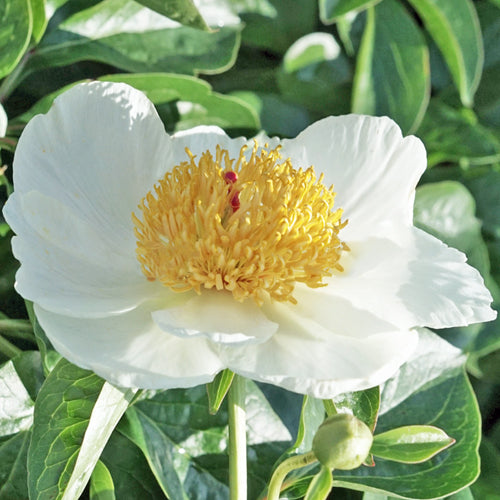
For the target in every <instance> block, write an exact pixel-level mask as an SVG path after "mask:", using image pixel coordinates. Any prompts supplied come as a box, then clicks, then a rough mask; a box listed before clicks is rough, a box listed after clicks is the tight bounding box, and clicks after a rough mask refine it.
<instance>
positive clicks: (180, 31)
mask: <svg viewBox="0 0 500 500" xmlns="http://www.w3.org/2000/svg"><path fill="white" fill-rule="evenodd" d="M239 42H240V27H239V26H225V27H222V28H220V29H218V30H217V31H214V32H206V31H201V30H198V29H194V28H189V27H185V26H182V25H179V24H178V23H175V22H174V21H171V20H170V19H168V18H166V17H164V16H161V15H160V14H157V13H156V12H153V11H151V10H149V9H147V8H145V7H142V6H141V5H139V4H137V3H135V2H133V1H132V0H103V1H101V2H99V3H98V4H97V5H94V6H92V7H89V8H87V9H85V10H82V11H79V12H77V13H76V14H74V15H73V16H71V17H69V18H68V19H66V20H64V21H63V22H62V23H61V24H60V25H59V26H58V27H57V29H54V30H52V31H51V32H50V33H47V35H46V36H44V37H43V39H42V41H41V43H40V45H39V46H38V47H37V48H36V49H35V51H34V52H33V54H32V56H31V58H30V59H29V61H28V63H27V66H26V68H25V72H26V74H28V73H29V72H32V71H35V70H39V69H44V68H47V67H51V66H64V65H67V64H71V63H74V62H77V61H82V60H93V61H99V62H103V63H107V64H110V65H113V66H115V67H117V68H121V69H123V70H126V71H130V72H152V71H170V72H174V73H187V74H195V73H198V72H204V73H216V72H220V71H224V70H226V69H227V68H229V67H230V66H231V65H232V64H233V63H234V60H235V57H236V53H237V50H238V47H239Z"/></svg>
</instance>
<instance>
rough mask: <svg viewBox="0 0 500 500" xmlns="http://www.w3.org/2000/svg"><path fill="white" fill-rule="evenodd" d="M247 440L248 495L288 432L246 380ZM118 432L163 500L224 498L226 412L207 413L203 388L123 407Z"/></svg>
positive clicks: (168, 393)
mask: <svg viewBox="0 0 500 500" xmlns="http://www.w3.org/2000/svg"><path fill="white" fill-rule="evenodd" d="M246 411H247V442H248V453H249V457H252V459H251V460H249V462H248V470H249V475H248V478H249V498H256V497H257V496H258V494H259V492H260V491H261V490H263V489H264V487H265V486H266V482H267V480H268V477H269V474H270V472H271V469H272V465H273V464H274V462H275V461H276V459H277V458H278V457H279V456H280V455H281V454H282V453H283V451H284V450H285V448H286V447H287V446H289V444H290V443H289V442H290V439H291V436H290V434H289V432H288V430H287V429H286V428H285V427H284V425H283V424H282V422H281V421H280V419H279V418H278V417H277V415H276V414H275V413H274V412H273V410H272V409H271V408H270V406H269V403H268V402H267V401H266V399H265V398H264V396H263V395H262V393H261V391H260V390H259V389H258V388H257V386H256V385H255V384H254V383H253V382H251V381H248V383H247V397H246ZM119 430H120V432H121V433H122V434H123V435H124V436H126V437H128V438H129V439H130V440H131V441H132V442H134V443H135V444H136V445H137V446H138V447H139V448H140V449H141V450H142V452H143V453H144V456H145V457H146V459H147V461H148V463H149V465H150V467H151V470H152V471H153V473H154V475H155V477H156V478H157V480H158V482H159V484H160V485H161V487H162V489H163V492H164V494H165V495H166V496H168V497H169V498H175V499H179V500H182V499H190V498H196V496H197V495H198V494H199V493H197V492H199V491H210V493H211V498H213V499H216V500H219V499H220V500H223V499H225V500H227V496H228V487H227V480H228V478H227V467H228V459H227V455H226V450H227V410H226V409H225V405H223V407H222V408H221V410H220V411H219V412H218V413H217V414H216V415H210V413H209V411H208V398H207V394H206V391H205V389H204V387H196V388H193V389H189V390H180V389H175V390H169V391H165V392H162V393H159V394H157V395H155V396H154V397H153V398H151V399H149V400H143V401H139V402H138V403H136V404H135V405H134V406H132V407H131V408H129V409H128V411H127V413H126V419H125V420H123V421H122V422H121V423H120V426H119Z"/></svg>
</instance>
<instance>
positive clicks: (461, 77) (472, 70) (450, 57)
mask: <svg viewBox="0 0 500 500" xmlns="http://www.w3.org/2000/svg"><path fill="white" fill-rule="evenodd" d="M409 1H410V3H411V5H412V6H413V7H414V8H415V10H416V11H417V12H418V14H419V15H420V17H421V18H422V19H423V21H424V24H425V27H426V28H427V30H428V31H429V33H430V35H431V36H432V38H433V39H434V41H435V42H436V45H437V46H438V47H439V49H440V51H441V53H442V54H443V57H444V59H445V61H446V63H447V65H448V68H449V70H450V73H451V75H452V77H453V80H454V82H455V85H456V87H457V89H458V91H459V93H460V99H461V100H462V104H463V105H464V106H469V107H470V106H472V102H473V99H474V92H475V91H476V89H477V86H478V85H479V80H480V78H481V71H482V67H483V58H484V52H483V43H482V38H481V28H480V26H479V21H478V18H477V13H476V11H475V9H474V5H473V3H472V2H471V1H470V0H409Z"/></svg>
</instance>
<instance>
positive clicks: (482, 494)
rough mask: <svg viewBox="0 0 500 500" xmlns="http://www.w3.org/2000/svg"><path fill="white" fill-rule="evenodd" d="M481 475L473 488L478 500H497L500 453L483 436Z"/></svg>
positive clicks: (499, 479) (499, 484) (499, 478)
mask: <svg viewBox="0 0 500 500" xmlns="http://www.w3.org/2000/svg"><path fill="white" fill-rule="evenodd" d="M479 451H480V454H481V475H480V476H479V478H478V480H477V481H476V482H475V483H474V484H473V485H472V486H471V490H472V492H473V494H474V498H476V499H477V500H495V499H497V498H498V492H499V491H500V476H499V475H498V471H499V470H500V451H499V449H498V448H497V447H496V446H495V445H494V444H493V442H492V441H491V440H490V439H488V438H487V437H484V436H483V439H482V441H481V447H480V449H479Z"/></svg>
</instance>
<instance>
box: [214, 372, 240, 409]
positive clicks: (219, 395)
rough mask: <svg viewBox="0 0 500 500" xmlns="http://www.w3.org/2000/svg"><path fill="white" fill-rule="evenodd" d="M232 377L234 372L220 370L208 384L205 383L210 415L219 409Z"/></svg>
mask: <svg viewBox="0 0 500 500" xmlns="http://www.w3.org/2000/svg"><path fill="white" fill-rule="evenodd" d="M233 378H234V373H233V372H232V371H231V370H222V371H221V372H219V373H218V374H217V375H216V377H215V379H214V380H213V381H212V382H210V384H207V395H208V408H209V411H210V413H211V414H212V415H215V414H216V413H217V412H218V411H219V409H220V407H221V405H222V402H223V401H224V398H225V397H226V394H227V391H228V390H229V388H230V387H231V382H232V381H233Z"/></svg>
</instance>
